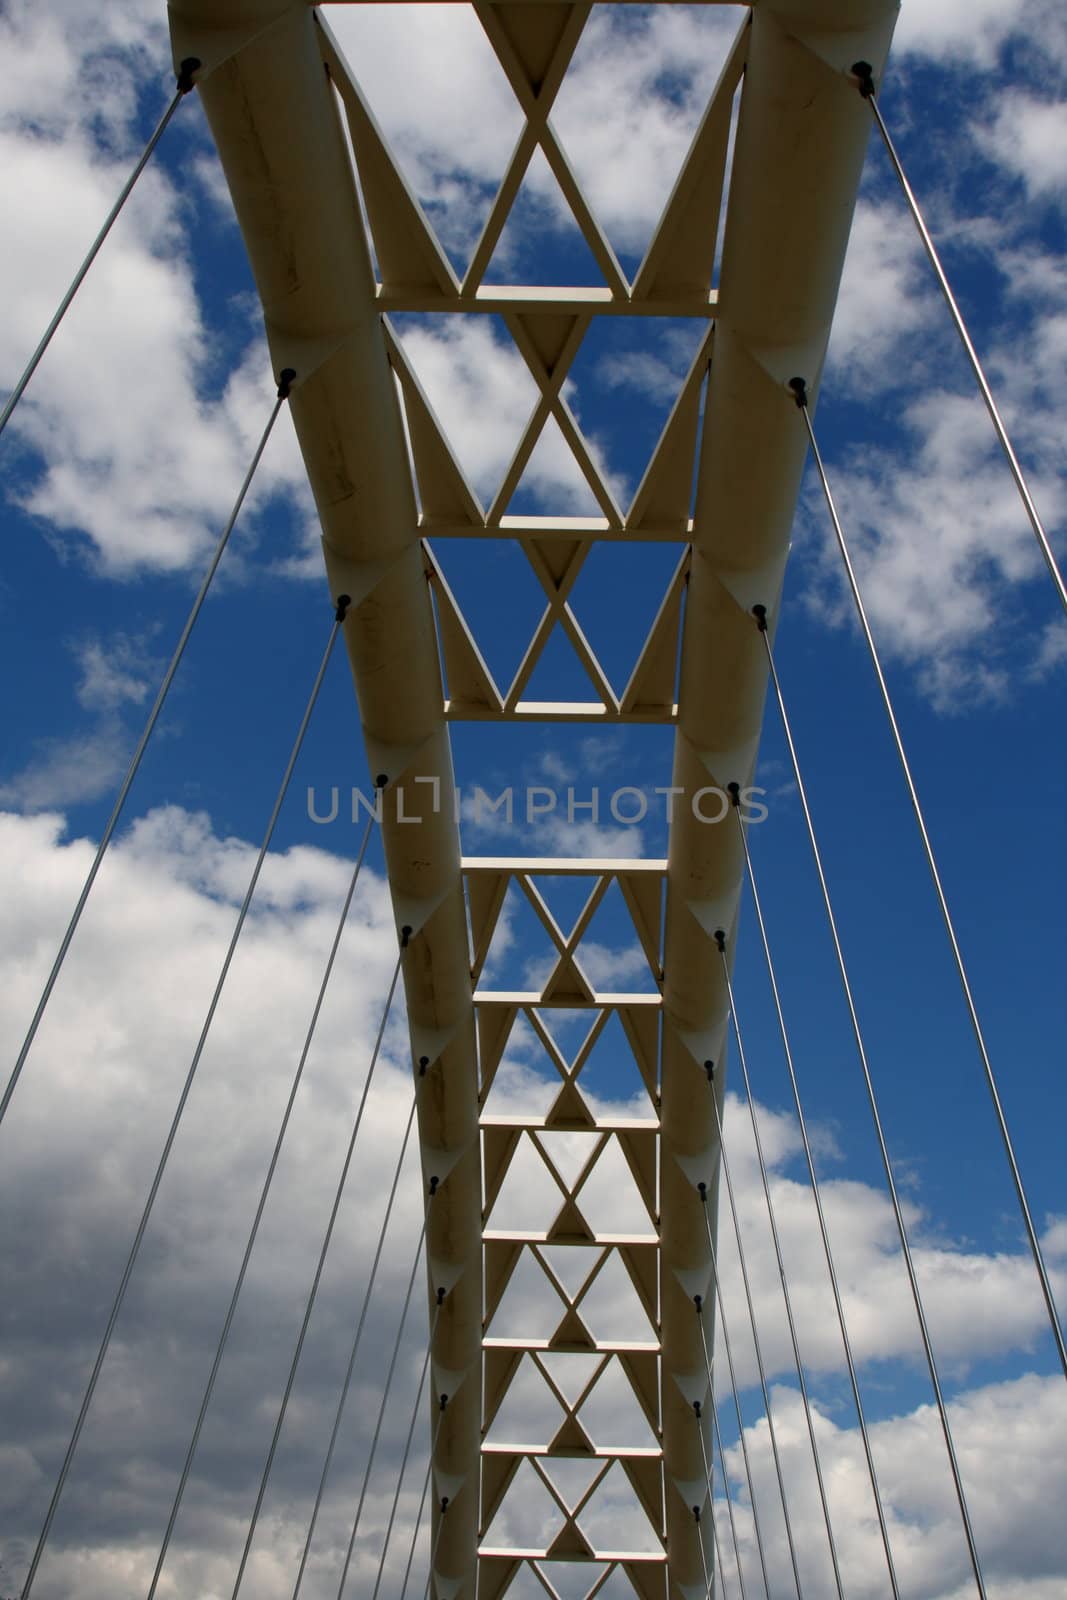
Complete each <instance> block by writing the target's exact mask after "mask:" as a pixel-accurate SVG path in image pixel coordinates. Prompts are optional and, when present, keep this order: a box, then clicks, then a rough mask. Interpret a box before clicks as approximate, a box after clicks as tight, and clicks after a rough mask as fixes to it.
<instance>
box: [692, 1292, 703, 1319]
mask: <svg viewBox="0 0 1067 1600" xmlns="http://www.w3.org/2000/svg"><path fill="white" fill-rule="evenodd" d="M693 1304H694V1305H695V1306H696V1308H697V1316H698V1317H699V1315H700V1313H701V1312H702V1311H703V1309H704V1296H703V1295H702V1294H695V1295H694V1296H693Z"/></svg>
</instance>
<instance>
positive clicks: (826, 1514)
mask: <svg viewBox="0 0 1067 1600" xmlns="http://www.w3.org/2000/svg"><path fill="white" fill-rule="evenodd" d="M730 798H731V800H732V802H733V811H734V816H735V817H736V818H737V825H738V828H739V830H740V832H741V833H742V835H743V834H744V824H743V822H742V821H741V812H740V809H739V792H738V787H737V785H736V784H731V785H730ZM742 842H743V844H744V848H745V850H746V853H747V850H748V841H747V840H744V839H743V841H742ZM715 942H716V944H717V945H718V947H719V959H720V961H721V963H722V974H723V981H724V983H725V984H726V993H727V997H728V999H729V1002H730V1017H731V1019H732V1021H733V1030H734V1038H735V1040H736V1041H737V1056H738V1061H739V1062H740V1065H741V1076H742V1078H743V1079H744V1084H745V1099H746V1100H747V1101H748V1114H749V1119H750V1120H751V1123H752V1137H753V1140H754V1142H755V1146H756V1160H757V1162H758V1164H759V1170H760V1182H761V1184H762V1188H763V1198H764V1201H765V1203H766V1206H767V1217H768V1220H769V1222H770V1225H771V1239H772V1241H773V1243H774V1256H775V1260H776V1262H777V1264H778V1277H779V1279H780V1280H781V1285H782V1299H783V1301H784V1303H785V1315H786V1321H787V1323H788V1325H789V1339H790V1343H791V1344H792V1346H793V1364H794V1366H795V1367H796V1374H797V1382H798V1384H799V1385H800V1398H801V1401H802V1403H803V1406H804V1421H805V1423H806V1425H807V1430H808V1441H809V1443H810V1445H811V1456H812V1461H813V1462H814V1465H815V1477H816V1481H817V1482H818V1486H819V1503H820V1505H821V1507H822V1515H823V1522H824V1523H825V1525H826V1538H827V1542H828V1543H829V1546H830V1560H831V1562H832V1563H833V1569H834V1587H835V1588H836V1589H837V1594H838V1600H845V1591H844V1585H843V1583H842V1581H841V1567H840V1564H839V1562H838V1558H837V1541H836V1540H835V1538H834V1529H833V1522H832V1520H831V1517H830V1502H829V1501H828V1500H827V1498H826V1483H825V1481H824V1479H823V1471H822V1459H821V1457H820V1455H819V1444H818V1440H817V1439H816V1437H815V1419H814V1417H813V1415H812V1409H811V1397H810V1396H809V1394H808V1383H807V1379H806V1378H805V1376H804V1363H803V1361H802V1360H801V1356H800V1339H799V1337H798V1334H797V1325H796V1318H795V1317H794V1315H793V1297H792V1295H791V1294H790V1292H789V1279H788V1277H787V1275H786V1270H785V1256H784V1255H783V1253H782V1241H781V1238H780V1236H779V1233H778V1219H777V1217H776V1216H775V1212H774V1202H773V1200H772V1199H771V1185H770V1179H769V1178H768V1175H767V1162H766V1160H765V1158H764V1154H763V1140H762V1139H761V1138H760V1132H759V1123H758V1121H757V1119H756V1101H755V1097H754V1096H753V1093H752V1081H751V1079H750V1077H749V1072H748V1061H747V1058H746V1054H745V1047H744V1043H743V1041H742V1038H741V1019H740V1017H739V1016H738V1014H737V1001H736V999H735V998H734V986H733V981H732V980H731V977H730V964H729V962H728V961H727V959H726V936H725V934H724V933H722V932H721V931H720V932H719V933H717V934H716V935H715ZM704 1065H705V1068H706V1069H711V1070H713V1069H712V1064H711V1062H705V1064H704Z"/></svg>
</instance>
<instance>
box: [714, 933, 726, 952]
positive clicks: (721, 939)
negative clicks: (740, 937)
mask: <svg viewBox="0 0 1067 1600" xmlns="http://www.w3.org/2000/svg"><path fill="white" fill-rule="evenodd" d="M715 943H716V944H717V945H718V947H719V954H720V955H721V956H724V955H725V954H726V935H725V933H724V932H723V931H722V929H721V928H716V929H715Z"/></svg>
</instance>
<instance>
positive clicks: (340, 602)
mask: <svg viewBox="0 0 1067 1600" xmlns="http://www.w3.org/2000/svg"><path fill="white" fill-rule="evenodd" d="M351 604H352V596H351V595H350V594H339V595H338V596H337V609H336V611H335V612H334V614H333V620H334V621H335V622H343V621H344V620H345V614H346V613H347V611H348V608H349V606H350V605H351Z"/></svg>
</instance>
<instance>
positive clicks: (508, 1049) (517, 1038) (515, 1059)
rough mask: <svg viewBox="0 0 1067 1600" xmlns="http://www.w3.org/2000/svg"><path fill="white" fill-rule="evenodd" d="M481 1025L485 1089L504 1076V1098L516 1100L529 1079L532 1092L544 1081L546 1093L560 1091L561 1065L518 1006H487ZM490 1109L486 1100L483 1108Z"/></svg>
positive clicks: (494, 1084) (479, 1020)
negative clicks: (516, 1007)
mask: <svg viewBox="0 0 1067 1600" xmlns="http://www.w3.org/2000/svg"><path fill="white" fill-rule="evenodd" d="M478 1028H479V1045H480V1052H481V1071H482V1084H483V1088H484V1086H485V1084H486V1083H487V1082H488V1083H489V1085H490V1092H492V1089H493V1088H495V1087H496V1080H497V1078H498V1077H500V1078H501V1079H502V1080H503V1081H504V1083H505V1088H504V1090H503V1092H502V1096H501V1098H502V1099H508V1100H510V1099H513V1098H514V1096H515V1094H516V1093H517V1092H518V1091H519V1090H520V1089H521V1088H522V1087H523V1085H524V1084H526V1083H527V1080H531V1081H530V1083H529V1087H530V1089H531V1092H532V1091H533V1089H534V1087H535V1084H536V1083H543V1084H544V1086H545V1093H546V1094H550V1095H555V1094H558V1092H559V1085H560V1082H561V1078H560V1071H559V1067H558V1066H557V1065H556V1063H555V1061H554V1060H553V1057H552V1055H551V1053H550V1052H549V1051H548V1050H547V1048H546V1046H545V1042H544V1040H543V1039H542V1038H541V1036H540V1035H539V1034H538V1033H537V1032H536V1031H535V1030H534V1028H532V1027H531V1025H530V1023H529V1022H528V1020H527V1018H526V1016H525V1014H524V1013H522V1012H517V1011H516V1010H515V1009H514V1008H503V1007H501V1008H497V1007H492V1008H490V1007H485V1006H483V1007H482V1008H480V1011H479V1017H478ZM488 1110H489V1107H488V1103H486V1104H485V1105H484V1106H483V1111H484V1113H485V1114H488ZM531 1114H532V1115H537V1114H538V1113H531Z"/></svg>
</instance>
